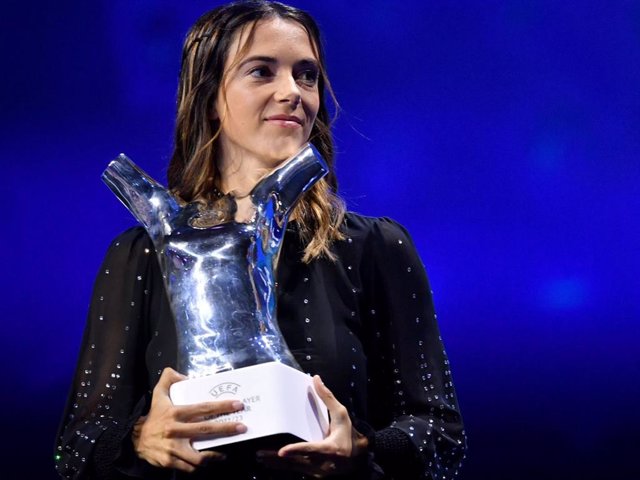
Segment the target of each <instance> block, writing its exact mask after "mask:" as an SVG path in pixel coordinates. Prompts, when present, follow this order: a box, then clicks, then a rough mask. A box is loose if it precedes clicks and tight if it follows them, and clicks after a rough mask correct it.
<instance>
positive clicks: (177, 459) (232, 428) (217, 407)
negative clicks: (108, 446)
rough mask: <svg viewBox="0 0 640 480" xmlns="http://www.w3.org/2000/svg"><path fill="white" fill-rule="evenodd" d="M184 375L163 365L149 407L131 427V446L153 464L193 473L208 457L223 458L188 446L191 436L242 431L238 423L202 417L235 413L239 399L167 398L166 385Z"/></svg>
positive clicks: (240, 408)
mask: <svg viewBox="0 0 640 480" xmlns="http://www.w3.org/2000/svg"><path fill="white" fill-rule="evenodd" d="M185 378H186V377H185V376H184V375H181V374H179V373H178V372H176V371H175V370H173V369H172V368H165V369H164V370H163V371H162V375H160V379H159V380H158V383H157V384H156V386H155V388H154V389H153V395H152V397H151V408H150V410H149V413H148V414H147V416H145V417H140V419H139V420H138V422H137V423H136V425H135V426H134V428H133V437H132V440H133V447H134V449H135V452H136V454H137V455H138V456H139V457H140V458H142V459H144V460H146V461H147V462H149V463H150V464H151V465H154V466H156V467H167V468H175V469H178V470H183V471H185V472H193V471H194V470H195V469H196V467H198V466H200V465H202V464H204V463H206V462H207V461H209V460H214V459H215V460H221V459H224V455H222V454H221V453H218V452H213V451H205V452H199V451H197V450H196V449H194V448H193V446H192V445H191V440H192V439H193V438H195V437H200V436H207V435H236V434H238V433H243V432H246V430H247V427H246V426H245V425H243V424H241V423H237V422H229V423H214V422H211V421H208V420H205V418H206V417H208V416H210V415H220V414H223V413H231V412H237V411H238V410H242V409H243V408H244V407H243V405H242V403H241V402H238V401H234V400H223V401H218V402H206V403H197V404H194V405H182V406H178V405H174V404H173V403H172V402H171V399H170V398H169V387H170V386H171V385H172V384H174V383H176V382H179V381H180V380H184V379H185Z"/></svg>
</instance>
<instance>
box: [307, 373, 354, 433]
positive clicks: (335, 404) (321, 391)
mask: <svg viewBox="0 0 640 480" xmlns="http://www.w3.org/2000/svg"><path fill="white" fill-rule="evenodd" d="M313 386H314V387H315V389H316V393H317V394H318V396H319V397H320V399H321V400H322V401H323V402H324V404H325V405H326V406H327V409H328V410H329V417H330V418H331V423H330V426H334V425H341V424H343V423H345V421H348V422H349V423H350V422H351V419H350V418H349V413H348V412H347V409H346V408H345V407H344V405H342V404H341V403H340V402H339V401H338V399H337V398H336V397H335V396H334V395H333V392H332V391H331V390H329V389H328V388H327V386H326V385H325V384H324V383H323V381H322V379H321V378H320V375H314V377H313Z"/></svg>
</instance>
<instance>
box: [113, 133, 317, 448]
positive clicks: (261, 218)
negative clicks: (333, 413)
mask: <svg viewBox="0 0 640 480" xmlns="http://www.w3.org/2000/svg"><path fill="white" fill-rule="evenodd" d="M327 172H328V168H327V165H326V164H325V162H324V160H323V159H322V157H321V155H320V154H319V153H318V152H317V150H316V149H315V148H314V147H313V146H312V145H311V144H307V145H305V146H304V147H303V148H302V149H301V150H300V151H299V152H298V153H297V154H296V155H294V156H293V157H291V158H290V159H289V160H287V161H286V162H284V163H283V164H282V165H281V166H280V167H278V168H277V169H276V170H274V171H273V172H271V173H270V174H269V175H268V176H266V177H265V178H263V179H262V180H261V181H260V182H258V184H257V185H256V186H255V187H254V188H253V190H252V191H251V193H250V196H251V201H252V204H253V206H254V214H253V217H252V219H251V220H250V221H249V222H248V223H239V222H236V221H235V219H234V213H235V210H236V203H235V198H233V196H232V195H226V196H224V197H222V198H221V199H219V200H218V201H216V202H214V204H213V205H207V206H205V205H204V204H203V203H201V202H198V201H193V202H190V203H188V204H181V203H180V202H179V201H178V200H177V199H176V198H175V197H174V196H173V195H172V194H171V193H170V192H169V191H168V190H167V189H166V188H165V187H163V186H162V185H160V184H159V183H157V182H156V181H154V180H153V179H151V178H150V177H149V176H148V175H147V174H146V173H144V172H143V171H142V170H140V169H139V168H138V167H137V166H136V165H135V164H134V163H133V162H131V160H129V159H128V158H127V157H126V156H124V155H120V156H119V157H117V158H116V159H115V160H113V161H112V162H111V163H110V164H109V166H108V167H107V168H106V169H105V171H104V173H103V174H102V179H103V180H104V181H105V183H106V184H107V185H108V186H109V188H110V189H111V190H112V191H113V192H114V193H115V195H116V196H117V197H118V198H119V199H120V200H121V201H122V202H123V203H124V205H125V206H126V207H127V208H128V209H129V211H130V212H131V213H132V214H133V215H134V217H135V218H136V219H137V220H138V221H139V222H140V223H141V224H142V226H143V227H144V228H145V229H146V231H147V232H148V234H149V236H150V237H151V240H152V241H153V244H154V246H155V249H156V252H157V255H158V260H159V263H160V269H161V271H162V274H163V279H164V283H165V287H166V290H167V295H168V298H169V303H170V305H171V308H172V311H173V314H174V318H175V325H176V335H177V341H178V345H177V355H178V359H177V360H178V365H177V369H178V371H179V372H180V373H183V374H185V375H186V376H187V377H188V378H189V380H186V381H185V382H179V383H178V384H174V385H173V386H172V390H171V397H172V400H173V401H174V403H195V402H198V401H208V400H209V401H210V400H216V399H224V398H230V396H237V398H239V399H245V400H246V399H252V400H251V401H252V402H253V403H254V404H256V403H257V404H264V405H263V406H265V408H267V407H269V405H270V404H271V403H270V402H272V403H273V405H272V407H273V408H275V409H278V408H280V407H279V406H278V404H279V403H281V402H282V403H286V401H285V400H284V399H277V398H272V399H271V400H268V397H269V395H271V393H273V392H271V390H274V389H276V390H277V389H280V390H282V389H284V390H291V389H292V388H293V389H296V388H298V389H302V390H304V392H301V394H300V395H301V398H303V397H304V400H303V402H307V403H309V402H311V403H310V405H307V407H309V408H310V410H309V408H306V412H303V411H301V412H300V415H301V416H302V417H309V416H310V413H309V412H311V417H313V418H311V421H312V423H313V421H317V422H318V428H319V429H318V428H316V426H315V424H314V425H313V426H312V430H313V432H311V433H308V432H303V434H300V433H299V432H292V431H291V428H288V427H285V428H284V431H286V432H288V433H291V434H294V435H296V436H298V437H300V438H303V439H305V440H312V439H313V440H315V439H318V436H319V435H320V438H322V436H323V434H324V432H326V412H324V411H322V412H320V414H319V413H318V410H319V409H320V410H322V408H323V407H322V406H321V402H320V404H318V398H317V396H315V397H314V395H315V392H309V386H310V377H308V376H307V375H305V374H304V373H302V372H301V369H300V367H299V365H298V364H297V362H296V360H295V359H294V357H293V355H292V354H291V352H290V351H289V348H288V347H287V345H286V343H285V340H284V338H283V337H282V334H281V332H280V329H279V327H278V323H277V318H276V306H277V305H276V269H277V260H278V254H279V252H280V247H281V245H282V239H283V236H284V233H285V231H286V225H287V221H288V217H289V214H290V213H291V211H292V209H293V207H294V206H295V204H296V202H297V200H298V199H299V198H300V196H301V195H302V194H303V193H304V192H306V191H307V190H308V189H309V188H311V186H312V185H313V184H314V183H315V182H317V181H318V180H319V179H320V178H322V177H323V176H324V175H326V174H327ZM260 367H261V368H260ZM283 369H284V370H283ZM272 370H273V371H272ZM245 374H246V375H249V377H247V378H245V379H244V380H243V381H241V380H240V379H241V378H242V375H245ZM252 375H253V377H252ZM283 375H284V377H283ZM300 375H302V377H305V378H302V377H300ZM265 376H266V377H268V378H272V379H279V380H277V381H275V380H274V381H272V382H271V383H269V382H267V383H266V384H263V381H264V379H265ZM285 377H286V378H285ZM289 377H291V379H290V380H291V381H289ZM189 382H190V383H189ZM243 382H244V383H243ZM300 382H302V383H300ZM183 383H184V385H181V384H183ZM259 385H262V386H259ZM278 385H279V386H278ZM296 385H298V386H296ZM174 387H177V388H175V389H174ZM248 388H249V389H253V390H252V392H251V393H249V391H248V390H247V389H248ZM256 388H257V389H258V390H261V391H260V392H256V391H255V389H256ZM185 389H187V390H188V392H187V393H185V392H186V390H185ZM174 390H175V391H174ZM265 390H269V391H268V392H267V391H265ZM290 393H291V392H290V391H287V392H286V394H287V397H290ZM311 393H312V394H313V395H311ZM312 397H313V398H312ZM269 398H270V397H269ZM314 398H315V400H314ZM257 406H260V405H253V406H252V408H250V410H252V411H254V410H256V408H253V407H257ZM285 407H286V411H287V412H288V413H289V414H290V409H291V405H288V406H287V405H285ZM269 408H271V407H269ZM269 408H267V410H269ZM258 410H259V409H258ZM283 413H284V414H286V412H283ZM273 415H274V413H273V412H272V411H263V412H262V415H260V414H257V415H255V414H254V416H256V419H254V422H256V423H255V424H254V425H251V420H250V419H248V418H241V419H239V420H241V421H245V423H247V422H248V423H247V425H248V427H249V431H248V432H247V433H246V434H243V435H239V436H236V437H225V438H223V439H220V438H218V439H213V440H211V441H207V442H200V443H199V444H196V443H197V442H194V446H195V447H196V448H208V447H210V446H215V445H221V444H224V443H231V442H236V441H240V440H242V439H243V438H238V437H246V438H256V436H264V435H269V430H268V428H267V430H266V433H260V432H261V426H264V425H263V424H264V423H265V421H266V419H265V418H264V416H273ZM245 416H247V415H245ZM275 416H277V415H275ZM219 420H220V421H224V419H219ZM214 421H215V420H214ZM287 421H288V420H284V423H287ZM298 421H300V419H299V420H298ZM252 427H253V428H252ZM259 427H260V428H259ZM278 428H280V427H275V430H274V431H273V433H280V432H277V431H276V430H278ZM294 429H295V428H294ZM252 430H253V433H252ZM318 432H320V433H318ZM252 435H253V436H252ZM305 437H310V438H305ZM227 440H229V441H227Z"/></svg>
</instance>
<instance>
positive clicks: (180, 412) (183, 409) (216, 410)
mask: <svg viewBox="0 0 640 480" xmlns="http://www.w3.org/2000/svg"><path fill="white" fill-rule="evenodd" d="M175 409H176V420H179V421H182V422H191V421H198V420H202V419H206V418H208V417H212V416H215V415H222V414H225V413H233V412H239V411H240V410H243V409H244V405H243V404H242V402H239V401H238V400H221V401H217V402H205V403H194V404H192V405H179V406H178V405H176V407H175Z"/></svg>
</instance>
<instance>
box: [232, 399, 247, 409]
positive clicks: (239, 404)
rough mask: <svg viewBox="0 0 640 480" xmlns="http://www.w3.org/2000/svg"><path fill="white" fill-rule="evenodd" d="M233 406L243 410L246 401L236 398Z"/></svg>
mask: <svg viewBox="0 0 640 480" xmlns="http://www.w3.org/2000/svg"><path fill="white" fill-rule="evenodd" d="M231 406H232V407H233V409H234V410H242V409H243V408H244V403H242V402H239V401H237V400H236V401H235V402H233V403H232V404H231Z"/></svg>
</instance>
